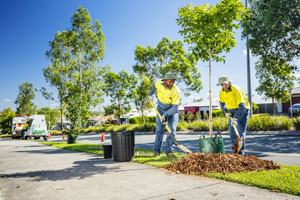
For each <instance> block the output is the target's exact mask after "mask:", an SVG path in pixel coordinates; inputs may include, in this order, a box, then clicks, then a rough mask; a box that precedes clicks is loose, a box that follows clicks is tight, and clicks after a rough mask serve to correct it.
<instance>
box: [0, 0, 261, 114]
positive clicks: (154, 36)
mask: <svg viewBox="0 0 300 200" xmlns="http://www.w3.org/2000/svg"><path fill="white" fill-rule="evenodd" d="M216 2H220V1H218V0H213V1H211V0H210V1H208V0H198V1H196V0H193V1H192V0H151V1H149V0H148V1H147V0H127V1H124V0H111V1H104V0H102V1H100V0H64V1H59V0H49V1H41V0H26V1H19V0H2V1H1V8H2V9H1V12H0V22H1V23H0V24H1V26H0V29H1V30H0V32H1V37H0V44H1V48H0V58H1V61H0V91H1V92H0V110H2V109H3V108H6V107H8V106H10V107H12V108H13V109H15V108H16V105H15V104H14V101H15V99H16V97H17V94H18V87H19V85H21V84H22V83H24V82H32V83H33V84H34V87H36V88H40V87H47V88H49V90H50V91H52V92H54V93H55V94H56V89H55V88H53V87H52V88H51V87H50V85H49V84H48V83H46V81H45V78H44V76H43V68H45V67H47V66H48V65H49V61H48V59H47V57H46V56H45V52H46V51H47V50H48V49H49V41H51V40H53V39H54V35H55V33H56V32H57V31H63V30H65V29H67V28H69V27H70V26H71V24H70V20H71V17H72V15H73V13H74V12H75V11H76V9H77V7H78V6H79V5H82V6H83V7H84V8H87V9H88V11H89V13H90V15H91V17H92V20H93V21H95V20H99V21H100V23H101V24H102V26H103V29H102V30H103V32H104V35H105V60H104V61H103V62H102V63H100V65H103V66H104V65H106V64H110V65H111V66H112V70H113V71H114V72H119V71H121V70H122V69H125V70H127V71H129V72H132V66H133V65H134V64H135V60H134V49H135V46H136V45H138V44H139V45H142V46H148V45H150V46H156V45H157V43H158V42H159V41H160V40H161V39H162V38H163V37H164V36H166V37H168V38H170V39H171V40H183V38H182V37H181V35H180V34H179V33H178V31H179V30H180V27H179V26H178V25H177V24H176V18H177V15H178V8H179V7H181V6H182V5H186V4H189V3H193V4H194V5H196V4H199V5H203V4H204V3H209V4H213V3H216ZM236 40H237V45H236V48H234V49H233V50H232V51H231V52H230V53H228V54H227V55H226V63H225V64H221V63H213V65H212V66H213V68H212V70H213V71H212V74H213V77H212V85H213V97H217V95H218V92H219V89H220V88H219V87H217V86H216V83H217V80H218V77H219V76H221V75H223V74H227V75H228V76H229V77H230V78H231V79H232V80H233V81H234V83H235V84H237V85H239V86H240V87H242V89H244V91H245V92H247V73H246V56H245V55H244V51H245V41H244V40H241V37H240V31H239V30H238V31H237V35H236ZM255 61H256V59H255V58H252V57H251V78H252V94H254V95H255V96H257V95H256V92H255V91H254V89H255V88H256V87H257V85H258V83H257V80H256V79H255V71H254V63H255ZM207 66H208V64H207V63H202V62H198V64H197V67H198V69H199V71H200V72H201V75H202V77H201V81H202V84H203V89H202V91H201V92H200V93H199V94H194V95H193V96H192V97H189V98H185V97H183V96H182V101H183V102H184V103H186V102H191V101H192V99H193V98H200V97H202V98H203V99H206V98H207V97H208V67H207ZM34 103H35V104H36V105H37V106H38V107H43V106H48V103H47V101H46V100H45V99H43V97H42V96H41V95H40V94H38V93H36V98H35V100H34ZM55 106H56V105H55V102H53V103H52V105H51V107H55ZM100 107H101V105H100Z"/></svg>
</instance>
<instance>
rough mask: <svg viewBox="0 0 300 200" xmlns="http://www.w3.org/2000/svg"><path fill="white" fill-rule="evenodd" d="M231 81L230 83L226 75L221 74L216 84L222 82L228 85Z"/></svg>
mask: <svg viewBox="0 0 300 200" xmlns="http://www.w3.org/2000/svg"><path fill="white" fill-rule="evenodd" d="M231 83H232V81H231V80H230V79H229V77H228V76H221V77H220V78H219V81H218V84H217V86H220V85H222V84H229V85H230V84H231Z"/></svg>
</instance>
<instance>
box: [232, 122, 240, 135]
mask: <svg viewBox="0 0 300 200" xmlns="http://www.w3.org/2000/svg"><path fill="white" fill-rule="evenodd" d="M231 126H232V127H233V129H234V132H235V134H236V136H237V137H238V138H239V137H240V134H239V132H238V130H237V128H236V126H235V125H231Z"/></svg>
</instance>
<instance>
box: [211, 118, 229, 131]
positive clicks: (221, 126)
mask: <svg viewBox="0 0 300 200" xmlns="http://www.w3.org/2000/svg"><path fill="white" fill-rule="evenodd" d="M212 124H213V129H214V130H216V131H217V130H219V131H226V130H228V119H227V118H226V117H222V118H221V117H219V118H217V119H213V121H212Z"/></svg>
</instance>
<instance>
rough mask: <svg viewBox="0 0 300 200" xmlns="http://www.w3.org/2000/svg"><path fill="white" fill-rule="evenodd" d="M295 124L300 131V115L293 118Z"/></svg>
mask: <svg viewBox="0 0 300 200" xmlns="http://www.w3.org/2000/svg"><path fill="white" fill-rule="evenodd" d="M293 125H294V127H295V129H296V130H297V131H300V117H297V118H294V119H293Z"/></svg>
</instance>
